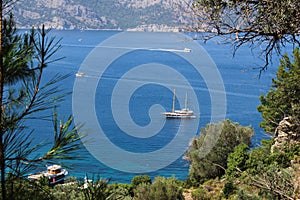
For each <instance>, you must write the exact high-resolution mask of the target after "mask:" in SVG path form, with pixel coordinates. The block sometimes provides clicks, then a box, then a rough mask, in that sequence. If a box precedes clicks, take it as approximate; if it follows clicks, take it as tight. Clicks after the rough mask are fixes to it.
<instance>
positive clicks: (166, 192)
mask: <svg viewBox="0 0 300 200" xmlns="http://www.w3.org/2000/svg"><path fill="white" fill-rule="evenodd" d="M182 192H183V191H182V189H181V188H180V187H179V186H178V180H177V179H176V178H174V177H173V178H164V177H156V178H155V180H154V182H153V184H146V183H141V184H140V185H138V186H137V188H136V189H135V190H134V199H135V200H184V197H183V194H182Z"/></svg>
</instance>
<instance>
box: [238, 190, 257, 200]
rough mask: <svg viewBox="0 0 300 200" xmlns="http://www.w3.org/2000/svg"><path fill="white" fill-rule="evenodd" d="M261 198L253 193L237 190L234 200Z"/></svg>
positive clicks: (255, 199)
mask: <svg viewBox="0 0 300 200" xmlns="http://www.w3.org/2000/svg"><path fill="white" fill-rule="evenodd" d="M260 199H262V198H260V197H258V196H257V195H255V194H248V193H246V192H245V191H244V190H241V189H240V190H238V192H237V194H236V196H235V198H234V200H260Z"/></svg>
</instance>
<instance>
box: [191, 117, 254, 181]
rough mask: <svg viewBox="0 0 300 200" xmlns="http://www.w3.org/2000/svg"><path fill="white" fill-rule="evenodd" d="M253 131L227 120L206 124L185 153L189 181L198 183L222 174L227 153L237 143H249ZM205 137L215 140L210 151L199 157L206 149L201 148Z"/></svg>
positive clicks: (232, 149)
mask: <svg viewBox="0 0 300 200" xmlns="http://www.w3.org/2000/svg"><path fill="white" fill-rule="evenodd" d="M253 133H254V131H253V129H252V128H251V127H243V126H240V125H239V124H237V123H233V122H231V121H229V120H225V121H223V122H220V123H218V124H208V125H207V126H206V128H205V129H202V131H201V135H200V136H199V137H197V138H194V139H193V141H192V143H191V147H190V149H189V151H188V152H187V154H186V157H187V159H188V160H189V161H190V162H191V166H190V172H189V179H190V180H191V182H194V183H200V182H201V181H203V180H204V179H208V178H215V177H218V176H219V177H220V176H222V175H223V174H224V173H225V169H226V165H227V158H228V155H229V154H230V153H232V152H233V151H234V148H235V147H236V146H238V145H239V144H241V143H245V144H249V143H250V141H251V137H252V135H253ZM206 137H207V138H210V139H212V140H217V142H216V143H215V146H213V148H212V149H211V151H210V152H208V153H207V154H206V155H205V156H204V157H201V154H202V153H203V151H205V150H206V149H205V148H204V149H203V145H205V139H206ZM208 144H211V143H208ZM212 144H214V143H212Z"/></svg>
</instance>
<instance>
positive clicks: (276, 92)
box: [258, 48, 300, 133]
mask: <svg viewBox="0 0 300 200" xmlns="http://www.w3.org/2000/svg"><path fill="white" fill-rule="evenodd" d="M299 80H300V52H299V48H296V49H295V50H294V52H293V62H292V61H291V60H290V58H289V56H288V55H284V56H283V58H282V59H281V61H280V66H279V68H278V71H277V73H276V79H272V87H271V89H270V91H269V92H268V93H267V94H266V95H261V96H260V101H261V105H260V106H258V111H259V112H261V115H262V119H263V120H262V122H261V123H260V126H261V127H262V128H263V129H264V130H265V131H266V132H268V133H274V131H275V129H276V127H277V126H278V124H279V122H280V121H281V120H283V118H284V117H288V116H289V117H294V118H295V119H299V118H300V84H299Z"/></svg>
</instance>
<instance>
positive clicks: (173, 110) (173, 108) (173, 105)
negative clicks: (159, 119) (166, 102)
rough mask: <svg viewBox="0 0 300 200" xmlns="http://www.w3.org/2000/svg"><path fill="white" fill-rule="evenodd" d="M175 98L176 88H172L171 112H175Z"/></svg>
mask: <svg viewBox="0 0 300 200" xmlns="http://www.w3.org/2000/svg"><path fill="white" fill-rule="evenodd" d="M175 98H176V90H175V89H174V95H173V104H172V113H174V112H175Z"/></svg>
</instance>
